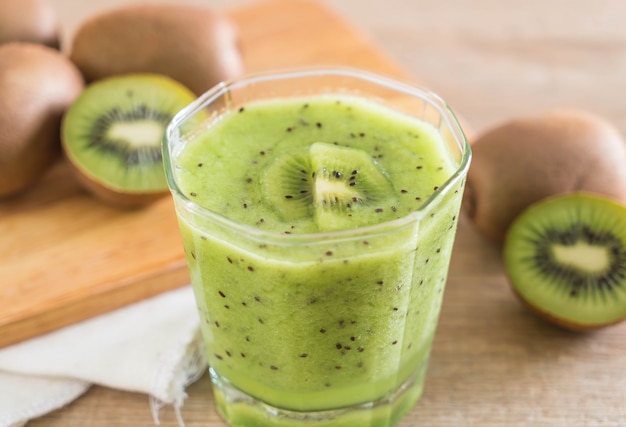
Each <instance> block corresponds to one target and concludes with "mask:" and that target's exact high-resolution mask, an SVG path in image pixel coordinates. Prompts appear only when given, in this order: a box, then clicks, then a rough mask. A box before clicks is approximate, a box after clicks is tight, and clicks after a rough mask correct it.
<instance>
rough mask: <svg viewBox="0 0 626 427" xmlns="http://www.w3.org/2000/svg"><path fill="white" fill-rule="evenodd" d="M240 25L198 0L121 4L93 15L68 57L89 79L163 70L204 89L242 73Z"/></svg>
mask: <svg viewBox="0 0 626 427" xmlns="http://www.w3.org/2000/svg"><path fill="white" fill-rule="evenodd" d="M238 43H239V42H238V31H237V29H236V28H235V26H234V24H233V23H231V21H230V20H228V19H227V18H226V17H225V16H224V15H222V14H220V13H218V12H216V11H214V10H211V9H208V8H205V7H200V6H191V5H181V4H173V3H172V4H145V5H132V6H122V7H120V8H117V9H114V10H111V11H108V12H103V13H100V14H98V15H95V16H92V17H91V18H90V19H88V20H87V21H85V22H84V23H83V24H82V26H81V27H80V28H79V29H78V30H77V31H76V34H75V35H74V38H73V40H72V45H71V47H70V58H71V59H72V61H74V63H75V64H76V65H77V66H78V68H79V69H80V70H81V71H82V72H83V74H84V76H85V78H86V79H87V81H94V80H98V79H101V78H104V77H109V76H113V75H118V74H128V73H140V72H150V73H157V74H163V75H166V76H168V77H171V78H173V79H174V80H177V81H179V82H180V83H182V84H184V85H185V86H187V87H188V88H189V89H191V90H192V91H193V92H194V93H195V94H196V95H200V94H202V93H204V92H205V91H207V90H208V89H210V88H211V87H212V86H214V85H215V84H216V83H219V82H221V81H224V80H229V79H232V78H234V77H237V76H239V75H241V74H242V73H243V62H242V58H241V55H240V51H239V45H238Z"/></svg>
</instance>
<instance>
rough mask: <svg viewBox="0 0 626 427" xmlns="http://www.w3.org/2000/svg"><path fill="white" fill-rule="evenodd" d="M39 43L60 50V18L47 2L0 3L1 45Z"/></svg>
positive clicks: (24, 0)
mask: <svg viewBox="0 0 626 427" xmlns="http://www.w3.org/2000/svg"><path fill="white" fill-rule="evenodd" d="M8 42H30V43H39V44H43V45H46V46H49V47H51V48H54V49H59V48H60V29H59V21H58V17H57V15H56V13H55V11H54V9H53V8H52V6H51V5H50V4H48V2H46V1H45V0H19V1H10V0H3V1H0V44H2V43H8Z"/></svg>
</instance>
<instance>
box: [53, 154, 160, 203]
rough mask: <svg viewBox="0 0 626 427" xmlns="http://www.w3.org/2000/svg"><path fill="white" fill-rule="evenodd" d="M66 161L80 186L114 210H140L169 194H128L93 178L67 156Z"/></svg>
mask: <svg viewBox="0 0 626 427" xmlns="http://www.w3.org/2000/svg"><path fill="white" fill-rule="evenodd" d="M66 160H67V163H68V164H69V166H70V169H71V170H72V172H73V174H74V176H75V177H76V180H77V181H78V182H79V183H80V185H81V186H82V187H83V188H84V189H85V190H87V192H89V194H91V195H92V196H94V197H95V198H96V199H98V200H100V201H101V202H104V203H105V204H107V205H109V206H111V207H114V208H120V209H129V210H132V209H140V208H143V207H146V206H148V205H151V204H152V203H154V202H156V201H157V200H159V199H161V198H163V197H164V196H165V195H167V194H168V193H169V191H168V190H158V191H152V192H127V191H124V190H118V189H115V188H112V187H109V186H107V185H106V184H105V183H103V182H101V181H98V180H97V179H95V178H92V177H91V175H90V174H89V172H88V171H86V170H84V169H81V168H80V167H79V166H78V165H76V164H74V163H73V162H72V161H71V160H70V159H69V157H68V156H66Z"/></svg>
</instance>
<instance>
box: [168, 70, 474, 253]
mask: <svg viewBox="0 0 626 427" xmlns="http://www.w3.org/2000/svg"><path fill="white" fill-rule="evenodd" d="M316 76H317V77H322V76H337V77H351V78H355V79H359V80H361V81H366V82H369V83H372V84H376V85H378V86H381V87H386V88H388V89H392V90H395V91H397V92H401V93H404V94H406V95H409V96H414V97H417V98H420V99H422V100H423V101H425V102H427V103H429V104H430V105H431V106H433V107H434V108H435V109H436V110H437V111H438V112H439V113H440V114H441V118H442V121H444V122H445V123H446V124H447V126H448V128H449V129H450V131H451V133H452V135H453V137H454V140H455V141H456V143H457V145H458V147H459V149H460V150H461V161H460V162H459V164H458V166H457V168H456V170H455V171H454V173H453V174H452V175H450V176H449V177H448V179H447V180H446V181H445V182H444V183H443V184H442V185H441V186H439V188H437V190H435V191H434V192H433V193H432V194H431V195H430V196H428V197H427V198H426V199H425V200H424V202H423V203H422V204H421V205H420V206H419V207H418V208H417V209H416V210H414V211H412V212H410V213H409V214H407V215H404V216H402V217H400V218H396V219H394V220H391V221H384V222H381V223H377V224H372V225H366V226H360V227H356V228H351V229H341V230H333V231H320V232H313V233H293V234H285V233H284V232H280V231H271V230H262V229H259V228H258V227H255V226H254V225H250V224H246V223H244V222H241V221H238V220H235V219H232V218H229V217H228V216H226V215H224V214H222V213H219V212H216V211H214V210H212V209H208V208H205V207H203V206H201V205H199V204H198V203H196V202H194V201H193V200H191V199H190V198H189V197H187V196H186V195H185V194H184V193H183V192H182V191H181V190H180V188H179V186H178V183H177V182H176V179H175V178H174V176H173V173H172V167H171V165H170V164H171V154H172V153H171V151H170V147H171V143H170V141H172V140H173V139H174V135H175V134H176V130H177V129H178V128H179V127H180V126H181V125H183V124H184V123H185V122H186V120H188V119H189V118H191V117H192V116H194V115H195V114H196V113H198V112H200V111H201V110H202V109H203V108H205V107H206V106H208V105H210V104H211V103H213V102H214V101H216V100H218V99H220V98H221V97H222V96H224V95H226V94H228V93H229V92H230V91H231V90H233V89H238V88H241V87H244V86H246V85H249V84H253V83H262V82H270V81H275V80H285V79H296V78H304V77H316ZM162 152H163V162H164V167H165V172H166V177H167V182H168V185H169V188H170V191H171V193H172V196H173V197H174V199H178V201H180V202H183V203H184V204H185V207H186V209H188V210H189V211H191V212H193V214H195V215H199V216H201V217H204V219H208V220H211V221H212V222H213V223H218V224H220V225H223V226H225V227H228V228H229V229H231V230H233V231H237V232H240V233H243V234H244V235H247V236H249V237H250V238H254V239H255V240H259V241H272V242H274V243H289V244H294V243H307V242H311V241H313V240H315V241H318V240H343V239H350V238H354V237H357V236H363V235H367V236H373V235H379V234H386V233H388V232H389V231H390V230H397V229H401V228H402V227H404V226H407V225H410V224H413V223H415V222H418V221H420V220H421V219H423V218H424V217H425V216H426V215H427V214H428V213H429V212H430V210H431V209H432V207H433V206H434V205H435V204H436V201H437V200H439V199H442V198H443V197H445V196H446V195H447V194H448V193H449V192H450V191H451V189H452V187H453V186H454V185H455V184H456V183H458V182H459V181H460V180H462V179H464V177H465V175H466V173H467V170H468V169H469V165H470V160H471V148H470V144H469V141H468V140H467V137H466V135H465V133H464V132H463V129H462V127H461V125H460V123H459V121H458V119H457V117H456V115H455V114H454V112H453V111H452V109H451V108H450V106H449V105H448V104H447V103H446V102H445V101H444V100H443V99H442V98H441V97H440V96H439V95H437V94H436V93H434V92H432V91H431V90H429V89H426V88H424V87H422V86H420V85H417V84H414V83H410V82H408V81H405V80H401V79H399V78H397V77H391V76H386V75H383V74H381V73H376V72H372V71H369V70H365V69H359V68H353V67H345V66H331V67H329V66H309V67H297V68H293V67H292V68H285V69H274V70H269V71H262V72H256V73H249V74H246V75H244V76H241V77H239V78H235V79H232V80H229V81H222V82H219V83H217V84H216V85H215V86H213V87H212V88H210V89H209V90H207V91H206V92H204V93H203V94H202V95H200V96H199V97H198V98H197V99H196V100H194V101H193V102H191V103H190V104H188V105H187V106H186V107H183V109H181V110H180V111H179V112H178V113H176V114H175V115H174V117H173V118H172V119H171V120H170V122H169V123H168V125H167V126H166V129H165V133H164V135H163V139H162ZM178 201H177V200H175V202H176V203H177V202H178ZM177 209H178V207H177Z"/></svg>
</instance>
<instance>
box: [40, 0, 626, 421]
mask: <svg viewBox="0 0 626 427" xmlns="http://www.w3.org/2000/svg"><path fill="white" fill-rule="evenodd" d="M136 1H138V0H136ZM188 1H191V0H188ZM129 2H130V0H101V1H99V2H97V4H96V2H84V1H79V0H51V3H53V5H54V6H55V7H56V8H57V10H58V11H59V13H60V16H61V18H62V19H63V21H64V22H65V23H66V32H68V33H71V31H72V25H73V24H74V23H77V22H79V21H80V19H82V18H83V17H84V16H86V15H88V14H90V13H92V12H93V11H94V10H97V9H101V8H102V9H104V8H107V7H109V6H112V5H115V4H121V3H129ZM251 2H252V1H249V0H236V1H233V0H219V1H218V0H197V1H196V3H211V4H215V5H216V6H217V7H228V8H231V7H239V6H241V5H246V4H248V3H251ZM325 3H326V4H327V6H328V7H329V8H331V9H333V10H335V11H336V12H337V13H339V14H340V15H341V16H343V17H344V18H345V19H346V20H348V21H349V22H350V23H351V24H352V25H353V26H355V27H356V28H358V29H359V30H361V31H362V33H363V34H365V35H366V36H367V37H369V38H370V40H371V41H372V42H373V43H375V44H376V45H377V46H378V47H379V48H380V49H381V50H382V51H384V52H385V53H386V54H387V55H388V56H389V57H391V58H393V59H394V60H395V62H396V63H397V64H399V65H400V66H401V68H402V69H404V70H405V71H406V72H407V74H408V75H409V76H413V77H415V78H416V79H419V81H420V82H422V83H423V84H425V85H427V86H428V87H430V88H431V89H433V90H434V91H436V92H438V93H439V94H441V95H442V96H443V97H444V98H445V99H446V100H447V101H448V102H449V103H450V104H451V105H452V106H453V108H455V109H456V110H457V111H458V112H460V113H461V114H462V115H463V116H464V117H465V118H466V119H467V121H468V123H470V125H471V126H472V127H473V128H474V129H475V130H477V131H480V130H483V129H485V128H487V127H488V126H491V125H494V124H496V123H498V122H500V121H502V120H505V119H507V118H510V117H513V116H515V115H518V114H523V113H527V112H532V111H535V110H542V109H545V108H549V107H553V106H569V107H582V108H586V109H589V110H591V111H595V112H596V113H599V114H602V115H604V116H605V117H607V118H609V119H610V120H612V121H613V122H614V123H615V124H616V125H617V126H618V127H619V129H620V130H621V131H622V132H624V133H626V101H625V94H626V77H625V76H626V25H624V17H626V2H624V1H623V0H602V1H596V2H592V1H590V0H550V1H544V0H526V1H524V2H519V1H513V0H501V1H496V0H472V1H465V2H460V1H456V0H411V1H407V0H385V1H376V0H326V1H325ZM625 167H626V165H625ZM625 368H626V323H625V324H622V325H618V326H616V327H612V328H609V329H606V330H603V331H599V332H597V333H593V334H585V335H579V334H574V333H568V332H565V331H562V330H560V329H557V328H555V327H552V326H550V325H547V324H546V323H544V322H542V321H540V320H538V319H537V318H535V317H534V316H533V315H531V314H530V313H529V312H528V311H526V310H525V309H524V308H523V307H522V306H521V305H520V304H519V303H518V302H517V300H516V299H515V298H514V297H513V295H512V293H511V292H510V290H509V288H508V285H507V282H506V280H505V276H504V273H503V269H502V265H501V259H500V253H499V251H498V249H497V248H495V247H494V246H492V245H490V244H488V243H486V242H484V241H483V240H482V239H481V238H480V236H478V235H477V234H475V232H474V231H473V230H472V228H471V227H470V226H469V224H468V223H467V222H466V221H465V220H464V219H461V222H460V228H459V233H458V238H457V244H456V247H455V251H454V254H453V260H452V265H451V270H450V276H449V282H448V286H447V290H446V295H445V300H444V305H443V311H442V314H441V320H440V326H439V329H438V334H437V338H436V341H435V345H434V349H433V354H432V360H431V364H430V369H429V372H428V377H427V384H426V390H425V395H424V397H423V399H422V400H421V402H420V404H419V405H418V406H417V407H416V408H414V410H413V411H412V412H411V413H410V415H409V416H407V417H406V418H405V419H404V420H403V421H402V422H401V424H400V426H403V427H409V426H428V427H438V426H447V427H462V426H468V427H474V426H476V427H479V426H480V427H491V426H493V427H495V426H498V427H499V426H513V427H517V426H550V427H566V426H567V427H583V426H584V427H593V426H598V427H600V426H602V427H609V426H610V427H623V426H626V369H625ZM188 393H189V397H188V399H187V400H186V402H185V406H184V408H183V417H184V420H185V422H186V425H187V426H188V427H196V426H204V427H223V426H224V424H223V423H222V422H221V421H220V420H219V418H218V416H217V415H216V413H215V411H214V409H213V406H212V400H211V399H212V398H211V392H210V383H209V380H208V377H206V376H205V377H203V378H202V379H200V380H199V381H198V382H197V383H195V384H193V385H192V386H191V387H190V388H189V389H188ZM28 425H29V427H30V426H32V427H43V426H50V427H55V426H63V427H78V426H81V427H101V426H102V427H104V426H110V425H124V426H133V427H135V426H141V427H143V426H146V427H147V426H152V425H153V422H152V419H151V415H150V408H149V405H148V399H147V397H146V396H144V395H140V394H135V393H128V392H122V391H117V390H110V389H106V388H103V387H98V386H95V387H93V388H92V389H91V390H90V391H89V392H87V394H85V395H84V396H83V397H81V398H80V399H78V400H77V401H75V402H74V403H72V404H70V405H69V406H68V407H66V408H64V409H62V410H59V411H56V412H54V413H52V414H49V415H47V416H45V417H43V418H40V419H38V420H34V421H32V422H30V423H29V424H28ZM161 425H162V426H164V427H173V426H177V422H176V418H175V415H174V412H173V410H172V409H171V408H167V407H166V408H164V409H162V410H161Z"/></svg>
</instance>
